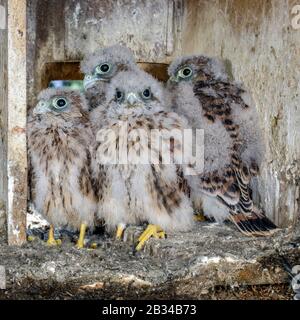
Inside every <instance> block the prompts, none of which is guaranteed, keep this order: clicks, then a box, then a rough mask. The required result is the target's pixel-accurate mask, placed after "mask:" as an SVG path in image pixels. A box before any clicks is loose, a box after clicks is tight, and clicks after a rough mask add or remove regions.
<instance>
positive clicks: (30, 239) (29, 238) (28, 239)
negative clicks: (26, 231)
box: [27, 236, 35, 242]
mask: <svg viewBox="0 0 300 320" xmlns="http://www.w3.org/2000/svg"><path fill="white" fill-rule="evenodd" d="M27 241H29V242H32V241H35V237H34V236H28V237H27Z"/></svg>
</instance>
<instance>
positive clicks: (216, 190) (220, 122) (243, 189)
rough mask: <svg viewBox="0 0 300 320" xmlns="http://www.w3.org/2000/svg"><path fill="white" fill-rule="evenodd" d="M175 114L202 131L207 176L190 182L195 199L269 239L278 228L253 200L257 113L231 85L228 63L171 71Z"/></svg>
mask: <svg viewBox="0 0 300 320" xmlns="http://www.w3.org/2000/svg"><path fill="white" fill-rule="evenodd" d="M169 76H170V80H169V89H170V91H171V94H172V98H173V104H172V105H173V106H174V111H176V112H178V113H179V114H182V115H183V116H185V117H186V118H187V119H188V120H189V124H190V126H191V127H193V128H201V129H204V135H205V143H204V144H205V150H204V154H205V164H204V172H203V174H202V175H201V176H200V177H198V178H196V179H195V178H194V177H193V178H192V179H191V180H190V185H191V189H192V196H193V197H194V198H197V197H199V196H200V197H201V200H202V202H203V209H204V214H205V215H207V216H210V217H213V218H215V219H216V220H218V221H220V220H221V221H222V220H224V219H226V218H229V219H231V220H232V221H233V222H234V223H235V224H236V226H237V227H238V228H239V230H240V231H242V232H243V233H244V234H247V235H269V234H270V233H272V232H273V231H274V230H275V229H276V226H275V225H274V224H273V223H272V222H271V221H270V220H269V219H267V218H266V216H265V215H264V214H263V212H262V211H261V210H259V209H258V208H257V207H256V206H255V205H254V204H253V201H252V190H251V188H250V184H251V180H252V177H253V176H256V175H257V174H258V172H259V167H260V165H261V163H262V160H263V155H264V144H263V138H262V135H261V131H260V127H259V121H258V115H257V110H256V108H255V106H254V105H253V103H252V100H251V99H250V96H249V94H248V93H247V92H246V91H245V89H244V88H243V87H242V86H241V85H240V84H237V83H235V82H232V81H230V80H229V77H228V75H227V74H226V72H225V66H224V64H223V63H222V62H221V61H220V60H218V59H215V58H209V57H206V56H188V57H182V58H179V59H177V60H175V61H174V62H173V63H172V64H171V65H170V67H169Z"/></svg>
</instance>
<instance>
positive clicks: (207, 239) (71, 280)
mask: <svg viewBox="0 0 300 320" xmlns="http://www.w3.org/2000/svg"><path fill="white" fill-rule="evenodd" d="M141 230H142V229H141V228H134V227H130V228H128V229H127V231H126V233H125V240H126V241H125V242H118V241H114V240H112V239H107V238H106V239H102V240H101V241H100V242H99V247H98V248H97V249H95V250H81V251H79V250H77V249H76V248H74V246H73V244H71V243H69V242H66V243H63V245H62V246H61V247H59V248H48V247H46V246H45V245H44V243H42V242H41V241H37V242H34V243H28V244H26V245H24V246H23V247H8V246H6V245H5V246H1V247H0V261H1V265H4V266H5V268H6V278H7V289H6V290H0V299H5V298H29V299H34V298H64V299H68V298H72V299H76V298H98V299H101V298H124V299H126V298H147V297H153V298H192V299H200V298H203V297H205V298H209V292H211V290H213V289H214V288H217V287H224V288H226V287H229V288H241V287H244V286H252V285H259V286H262V285H274V286H277V285H280V284H286V283H287V282H288V276H287V273H286V272H285V270H284V268H283V264H282V260H281V255H282V256H284V257H285V258H286V259H287V260H288V261H289V262H290V263H291V264H292V265H295V264H300V228H299V226H298V227H295V228H293V229H292V228H290V229H286V230H281V231H279V232H278V233H277V234H276V235H274V236H272V237H270V238H246V237H244V236H243V235H241V234H240V233H238V232H237V231H236V230H235V229H234V227H233V226H231V225H218V224H214V223H198V224H197V225H196V226H195V228H194V230H192V231H191V232H186V233H174V234H168V238H167V239H165V240H155V239H151V240H150V241H149V243H148V245H147V246H146V247H145V249H144V251H143V252H140V253H134V251H133V248H134V245H133V244H134V243H135V241H136V237H137V235H138V234H140V232H141ZM286 288H288V286H286ZM285 290H287V289H285ZM289 294H290V293H289Z"/></svg>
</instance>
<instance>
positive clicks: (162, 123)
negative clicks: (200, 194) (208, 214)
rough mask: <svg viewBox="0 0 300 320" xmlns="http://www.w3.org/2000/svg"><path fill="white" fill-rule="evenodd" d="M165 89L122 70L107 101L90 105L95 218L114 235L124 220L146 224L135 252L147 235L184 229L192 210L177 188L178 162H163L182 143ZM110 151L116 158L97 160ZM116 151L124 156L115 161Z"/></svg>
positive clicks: (179, 183)
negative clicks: (167, 108)
mask: <svg viewBox="0 0 300 320" xmlns="http://www.w3.org/2000/svg"><path fill="white" fill-rule="evenodd" d="M164 92H165V91H164V89H163V88H162V86H161V85H160V83H159V82H158V81H156V80H155V79H154V78H153V77H152V76H150V75H149V74H147V73H145V72H143V71H138V72H122V73H120V74H119V75H117V76H116V77H115V78H114V79H113V80H112V81H111V83H110V85H109V87H108V89H107V94H106V101H107V104H105V105H103V106H100V107H99V108H97V109H95V111H94V117H93V125H94V128H97V126H98V129H99V130H100V131H98V134H97V143H96V146H95V153H94V157H93V161H92V168H93V175H94V179H95V180H96V181H98V183H96V184H97V186H98V192H97V193H98V198H99V208H98V213H99V217H100V218H104V220H105V223H106V226H107V228H108V229H109V230H114V229H115V228H117V237H121V235H122V232H123V229H124V228H125V226H126V225H127V224H139V223H141V222H144V221H147V222H149V223H150V225H149V226H148V228H147V229H146V231H145V232H144V233H143V234H142V236H141V237H140V239H139V241H140V242H139V244H138V246H137V249H138V250H139V249H141V247H142V245H143V243H144V242H145V241H146V240H147V239H148V238H149V237H150V236H151V235H153V236H154V237H161V236H163V235H164V232H163V230H164V231H174V230H179V231H180V230H188V229H189V228H190V227H191V225H192V223H193V209H192V206H191V203H190V200H189V198H188V197H187V196H186V195H185V193H184V192H183V190H182V187H181V186H182V171H183V170H184V167H183V165H182V164H180V163H175V161H174V162H170V163H166V164H165V163H162V158H164V156H165V154H166V153H167V151H170V153H171V155H172V156H173V157H174V158H176V157H177V155H176V151H177V150H180V148H181V144H182V142H181V140H180V139H178V137H177V136H176V135H175V136H174V135H173V131H172V130H174V129H175V130H177V131H176V132H177V133H181V132H182V130H183V128H184V127H185V125H186V123H185V122H184V121H183V120H182V119H181V118H180V117H179V116H178V115H177V114H176V113H173V112H166V111H164V108H165V103H166V100H165V96H164ZM95 131H97V130H96V129H95ZM162 132H163V133H164V134H163V135H162V136H161V137H162V145H164V146H165V147H162V148H161V149H160V147H159V143H158V145H157V144H155V143H153V142H154V141H157V138H159V136H160V134H161V133H162ZM170 139H171V140H172V143H171V144H170ZM171 145H172V147H171ZM114 153H115V154H116V155H118V156H119V158H118V160H119V161H116V162H114V160H113V162H114V163H112V160H110V161H108V162H107V163H103V161H101V160H100V158H101V155H104V156H109V155H110V156H112V155H113V154H114ZM120 154H122V155H123V156H124V155H125V158H124V157H123V158H122V157H121V158H122V159H120ZM150 154H152V156H153V158H151V159H149V155H150ZM110 159H116V158H114V157H111V158H110ZM153 159H156V160H157V162H155V161H152V160H153ZM124 160H125V161H124ZM178 162H179V161H178Z"/></svg>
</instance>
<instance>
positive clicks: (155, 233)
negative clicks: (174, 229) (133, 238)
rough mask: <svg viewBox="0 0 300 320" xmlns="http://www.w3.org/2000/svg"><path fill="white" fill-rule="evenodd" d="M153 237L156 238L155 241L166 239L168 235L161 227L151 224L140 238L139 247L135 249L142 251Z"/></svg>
mask: <svg viewBox="0 0 300 320" xmlns="http://www.w3.org/2000/svg"><path fill="white" fill-rule="evenodd" d="M151 237H154V238H155V239H164V238H165V237H166V234H165V232H164V231H163V229H162V228H161V227H160V226H157V225H154V224H149V225H148V227H147V228H146V230H145V231H144V232H143V233H142V234H141V236H140V237H139V239H138V245H137V246H136V248H135V249H136V250H137V251H140V250H141V249H142V248H143V246H144V244H145V242H146V241H147V240H149V239H150V238H151Z"/></svg>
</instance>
